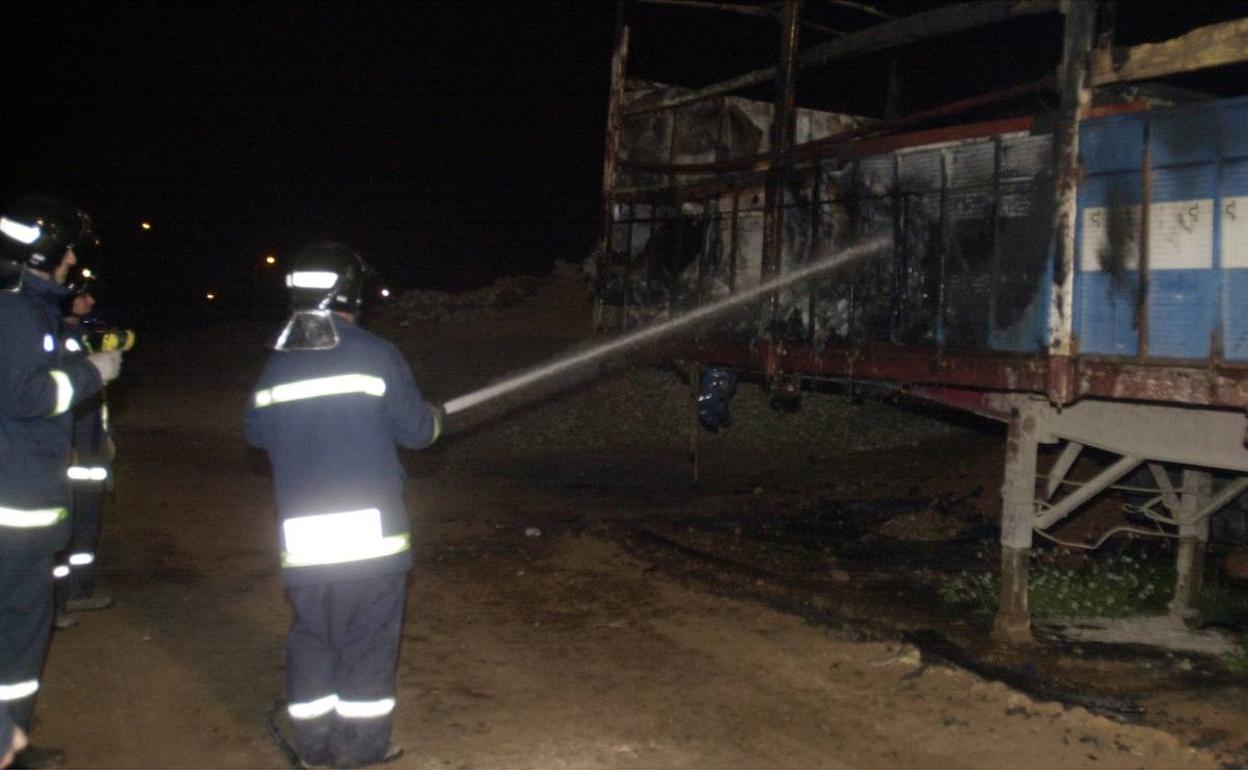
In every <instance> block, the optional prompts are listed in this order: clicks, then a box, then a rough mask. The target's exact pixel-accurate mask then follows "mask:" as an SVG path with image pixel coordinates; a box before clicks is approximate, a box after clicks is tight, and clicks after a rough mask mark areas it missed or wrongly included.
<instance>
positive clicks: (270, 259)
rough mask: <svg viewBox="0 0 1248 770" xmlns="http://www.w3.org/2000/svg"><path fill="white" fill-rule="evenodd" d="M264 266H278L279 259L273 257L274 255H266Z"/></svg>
mask: <svg viewBox="0 0 1248 770" xmlns="http://www.w3.org/2000/svg"><path fill="white" fill-rule="evenodd" d="M264 264H266V265H276V264H277V257H275V256H273V255H272V254H266V255H265V257H264Z"/></svg>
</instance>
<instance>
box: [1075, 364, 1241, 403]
mask: <svg viewBox="0 0 1248 770" xmlns="http://www.w3.org/2000/svg"><path fill="white" fill-rule="evenodd" d="M1076 371H1077V374H1076V377H1077V386H1076V388H1077V392H1078V394H1079V395H1084V396H1096V397H1099V398H1113V399H1121V400H1124V401H1158V402H1165V403H1178V404H1190V405H1192V406H1225V407H1236V408H1243V407H1246V406H1248V370H1245V369H1242V368H1238V367H1236V368H1231V367H1226V366H1221V367H1211V366H1209V365H1208V363H1207V362H1198V361H1193V362H1189V363H1186V364H1183V365H1165V364H1144V363H1134V362H1132V363H1125V362H1121V361H1112V360H1102V359H1089V358H1087V357H1084V358H1082V359H1081V360H1080V361H1079V363H1078V366H1077V368H1076Z"/></svg>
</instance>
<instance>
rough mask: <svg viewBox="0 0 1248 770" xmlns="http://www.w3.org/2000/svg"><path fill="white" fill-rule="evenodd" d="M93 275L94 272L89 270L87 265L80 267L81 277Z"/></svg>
mask: <svg viewBox="0 0 1248 770" xmlns="http://www.w3.org/2000/svg"><path fill="white" fill-rule="evenodd" d="M93 275H95V273H93V272H91V268H89V267H84V268H83V269H82V277H83V278H90V277H91V276H93Z"/></svg>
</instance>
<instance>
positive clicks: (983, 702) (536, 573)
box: [36, 319, 1218, 768]
mask: <svg viewBox="0 0 1248 770" xmlns="http://www.w3.org/2000/svg"><path fill="white" fill-rule="evenodd" d="M564 320H565V322H566V321H567V319H564ZM565 326H566V327H567V328H571V327H573V326H575V324H571V323H565ZM509 329H510V332H511V336H510V337H509V336H507V334H508V330H509ZM517 329H519V330H520V331H519V333H517V332H516V330H517ZM404 331H405V332H411V333H410V334H407V335H406V336H407V340H406V342H405V347H406V349H407V350H408V351H409V352H410V353H411V354H412V355H413V356H414V357H416V359H417V362H418V363H417V366H416V368H417V372H418V377H419V379H420V381H421V382H422V384H423V385H424V386H425V387H426V389H427V391H429V392H430V393H431V394H432V395H433V396H435V397H439V398H445V397H448V396H452V395H456V394H457V393H459V392H462V391H461V389H462V388H464V387H465V386H470V385H472V384H479V383H481V382H484V381H485V380H487V379H488V378H489V377H490V376H492V375H496V374H498V373H499V372H502V371H506V370H507V369H509V368H513V367H515V366H517V365H521V364H524V363H531V362H533V361H534V360H536V358H538V357H540V356H542V355H545V354H546V353H548V352H549V351H553V350H556V349H559V348H560V347H562V346H564V345H566V344H568V342H569V335H567V334H561V333H557V332H558V329H555V330H552V329H551V328H549V327H527V328H521V327H516V326H514V325H511V326H508V325H507V324H503V323H501V322H500V324H496V325H495V326H494V327H491V326H490V324H482V325H479V326H478V327H477V328H476V329H475V330H473V331H472V332H471V333H470V332H469V331H468V330H462V329H461V330H459V331H457V332H450V331H447V332H446V333H436V334H435V333H433V332H431V331H430V329H429V328H426V327H410V328H407V329H405V330H404ZM390 332H391V333H395V329H393V328H392V329H391V330H390ZM263 335H264V330H262V329H260V328H259V327H249V326H233V327H224V326H223V327H221V328H219V329H212V330H209V331H206V332H201V333H197V334H193V335H192V334H183V335H173V336H170V337H169V338H167V339H145V340H141V343H142V348H141V351H140V352H138V353H136V354H135V355H134V356H132V358H131V360H130V361H128V362H127V366H126V370H125V372H124V375H123V376H124V377H125V380H126V381H125V385H124V387H122V386H120V385H119V386H118V387H117V388H116V391H117V393H116V400H117V404H116V407H115V409H114V413H115V415H116V421H117V423H118V424H119V425H120V426H121V428H120V429H121V435H120V436H119V439H118V444H119V446H120V452H121V454H120V457H119V460H118V464H117V468H116V486H117V488H116V494H115V497H114V499H112V500H111V501H110V503H111V504H110V507H109V509H108V511H107V515H106V523H105V534H104V541H103V544H102V547H101V549H100V554H99V561H100V564H101V578H100V580H101V583H102V585H104V586H105V587H108V588H110V589H111V590H113V591H114V592H115V593H116V595H117V597H118V601H117V605H116V606H115V607H114V608H113V609H110V610H107V611H103V612H96V613H91V614H84V615H82V616H81V620H82V622H81V624H80V625H79V626H78V627H76V628H74V629H72V630H69V631H63V632H58V633H57V634H56V635H55V637H54V640H53V645H52V651H51V654H50V657H49V662H48V667H47V672H46V676H45V683H44V688H43V690H42V694H41V699H40V703H39V711H38V724H37V728H36V737H37V738H38V739H39V740H40V741H41V742H43V743H46V744H50V745H58V746H62V747H64V748H66V749H67V750H68V751H69V754H70V760H71V764H72V766H75V767H136V768H148V767H153V768H154V767H177V768H181V767H187V768H191V767H195V768H199V767H205V768H207V767H231V768H233V767H240V768H243V767H280V766H282V765H283V758H282V756H281V755H280V754H279V753H278V751H277V750H276V749H275V748H274V746H273V744H272V743H271V742H270V740H269V738H268V736H267V734H266V730H265V712H266V709H267V708H268V707H269V705H270V703H271V702H272V701H273V700H274V699H275V698H277V697H279V695H280V694H281V693H282V655H283V652H282V643H283V635H284V631H285V627H286V624H287V623H288V620H289V614H288V610H287V607H286V604H285V602H284V600H283V598H282V593H281V586H280V582H279V577H278V570H277V564H276V556H275V529H274V525H273V519H272V496H271V485H270V480H269V478H268V476H267V466H266V464H265V462H264V460H263V458H262V457H261V456H258V455H256V454H254V453H251V452H249V451H248V450H247V449H246V448H245V445H244V442H243V440H242V436H241V432H240V430H239V427H238V423H239V416H240V412H241V409H242V405H243V403H244V399H245V398H246V396H247V392H248V389H249V387H250V385H251V383H252V381H253V379H254V377H255V375H256V372H257V371H258V367H259V365H260V363H261V361H262V359H263V356H264V354H265V351H264V350H263V348H262V344H261V343H262V341H263ZM526 359H527V360H526ZM867 408H868V409H880V410H886V408H885V407H882V406H868V407H867ZM678 413H679V412H678ZM538 417H540V415H538ZM538 417H534V416H533V415H530V416H529V418H528V419H531V420H532V419H538ZM640 417H641V418H643V419H644V418H645V415H641V416H640ZM880 419H885V418H884V417H881V418H880ZM889 419H891V418H889ZM668 427H670V426H664V429H667V428H668ZM506 429H507V428H506V425H503V424H499V425H496V426H494V427H493V428H490V427H486V428H482V429H480V430H478V431H477V432H475V433H473V434H472V435H469V436H465V437H463V438H462V439H452V440H451V441H450V442H448V444H447V445H446V446H444V447H442V448H439V449H438V450H436V451H431V452H428V453H425V454H423V455H416V456H413V457H411V458H410V470H411V480H410V481H409V487H408V494H409V500H410V507H411V513H412V517H413V522H414V534H415V541H416V542H417V543H418V546H417V566H416V568H415V570H414V571H413V572H412V575H411V582H410V593H409V600H408V605H407V620H406V630H405V635H404V647H403V651H402V656H401V662H400V671H399V685H400V690H399V693H398V701H399V708H398V711H397V714H396V732H397V736H396V737H397V738H398V739H399V740H400V742H402V743H403V744H404V745H405V747H406V749H407V753H406V755H405V756H404V758H403V759H402V760H400V762H399V766H402V767H533V768H539V767H1211V766H1216V764H1217V763H1218V758H1217V757H1216V756H1215V755H1214V754H1213V753H1209V752H1205V751H1202V750H1198V749H1195V748H1192V747H1191V746H1190V745H1189V740H1188V738H1186V737H1184V736H1178V735H1175V734H1172V733H1171V732H1167V731H1163V730H1159V729H1155V728H1152V727H1148V726H1142V725H1131V724H1123V723H1119V722H1116V721H1114V720H1111V719H1107V718H1104V717H1102V716H1097V715H1094V714H1091V713H1089V712H1087V711H1085V710H1084V709H1082V708H1079V707H1074V708H1068V707H1064V706H1062V705H1059V704H1056V703H1051V702H1039V701H1035V700H1033V699H1031V698H1030V697H1028V696H1026V695H1023V694H1021V693H1019V692H1017V691H1014V690H1011V689H1010V688H1009V687H1007V686H1006V685H1004V684H999V683H993V682H989V681H986V680H984V679H981V678H980V677H978V676H976V675H974V674H971V673H968V672H967V671H965V670H962V669H959V668H956V667H954V666H950V665H944V664H940V663H933V662H932V661H930V660H924V659H923V658H922V657H921V656H920V654H919V652H918V651H917V650H916V649H915V648H914V647H911V646H909V645H907V644H904V643H901V642H896V641H889V640H887V639H885V640H882V641H881V640H878V639H877V640H874V641H864V640H863V639H862V635H861V634H859V633H856V632H855V631H854V629H852V628H848V627H844V628H841V629H839V630H838V629H835V628H832V627H830V626H827V625H819V624H813V623H810V622H807V620H806V619H803V618H802V617H799V616H798V615H797V614H793V613H787V612H781V611H777V610H775V609H772V608H770V607H769V606H767V605H766V604H764V603H761V602H757V601H750V600H744V599H739V598H732V597H731V596H729V595H726V594H725V592H716V591H711V590H708V589H707V588H706V586H705V584H704V583H702V582H699V581H698V580H696V579H693V578H691V577H687V576H684V575H682V574H681V573H680V568H679V567H677V568H672V567H670V565H669V566H667V567H661V566H659V565H656V564H655V563H653V562H652V561H651V560H648V559H646V558H644V556H640V555H639V552H638V551H637V550H636V549H633V548H630V546H629V538H628V537H625V536H624V535H623V533H627V532H633V531H635V527H634V526H633V525H634V524H635V523H636V522H638V521H639V520H648V521H653V517H654V516H655V515H656V512H659V513H662V514H663V515H667V514H668V513H671V514H673V515H675V514H678V513H680V512H686V513H693V512H698V513H700V514H712V513H714V512H715V511H714V508H715V506H716V505H719V504H721V503H722V502H723V500H724V499H725V498H723V497H716V496H715V495H713V494H709V493H707V492H705V491H698V490H694V489H691V488H690V485H689V483H688V480H689V477H688V465H687V458H686V452H685V448H684V446H682V445H680V444H679V443H672V442H667V443H659V444H657V445H655V446H651V447H649V448H644V447H640V448H639V447H636V446H631V445H630V446H626V447H620V446H616V445H614V444H613V443H612V436H610V435H602V436H598V437H589V438H586V439H585V440H584V441H583V442H579V443H577V444H576V446H575V448H573V449H569V448H567V447H566V446H565V447H560V446H551V445H548V444H541V443H536V442H535V443H534V444H533V445H532V446H529V447H527V448H526V447H523V446H520V447H518V448H517V447H515V446H514V445H513V450H514V451H509V452H503V451H500V450H499V447H498V446H497V445H496V444H492V443H491V440H490V438H489V431H491V430H499V431H502V430H506ZM565 429H566V430H569V431H576V430H577V427H576V426H566V427H565ZM677 430H678V428H677ZM973 440H974V441H979V442H980V443H983V442H984V441H990V439H982V438H980V439H973ZM595 443H596V444H597V446H598V447H599V450H598V451H596V452H587V451H586V450H585V448H584V446H586V445H588V446H593V445H595ZM526 449H527V451H526ZM803 451H807V450H803ZM829 451H830V450H829ZM911 451H912V452H913V451H919V450H918V449H913V448H912V450H911ZM933 451H940V450H939V449H938V445H937V446H934V447H933ZM707 452H708V454H707V457H706V459H705V463H706V466H707V470H706V473H707V476H706V478H705V480H704V488H711V489H719V490H725V489H731V490H733V491H734V493H736V492H740V491H741V490H749V489H753V488H755V487H756V486H757V485H758V484H759V483H760V479H763V478H766V479H768V483H773V484H785V485H791V486H792V487H793V488H797V487H800V485H801V484H803V483H805V482H810V483H815V482H818V483H819V484H826V483H827V481H828V478H827V474H828V473H830V472H831V471H832V469H835V468H839V467H842V465H846V467H847V464H846V463H842V462H841V461H837V460H829V459H826V458H824V459H821V460H820V461H819V463H818V464H817V466H815V469H812V467H811V466H810V464H807V465H803V464H801V463H794V462H793V461H792V458H790V457H787V456H784V455H783V453H780V452H778V451H776V449H775V447H759V448H758V451H757V452H754V453H753V454H751V455H749V456H747V457H744V458H737V459H735V460H734V459H732V458H731V457H730V456H729V455H728V454H727V453H720V454H716V453H715V447H714V446H710V447H709V448H708V449H707ZM734 462H739V463H742V464H741V465H733V463H734ZM769 463H770V465H769ZM803 480H805V482H804V481H803ZM745 497H746V498H747V499H748V498H749V494H748V492H747V493H746V494H745ZM846 590H851V589H849V588H848V587H847V588H846Z"/></svg>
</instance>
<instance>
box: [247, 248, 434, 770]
mask: <svg viewBox="0 0 1248 770" xmlns="http://www.w3.org/2000/svg"><path fill="white" fill-rule="evenodd" d="M366 273H367V267H366V265H365V264H364V262H363V260H361V259H360V257H359V256H358V255H356V254H355V253H354V252H352V251H351V249H349V248H348V247H346V246H344V245H342V244H338V243H318V244H313V245H310V246H307V247H305V248H304V249H302V250H301V251H299V252H298V253H297V254H296V255H295V256H294V258H293V259H292V261H291V269H290V271H289V272H288V273H287V275H286V285H287V286H288V287H290V293H291V299H292V307H293V314H292V316H291V318H290V320H289V321H288V322H287V324H286V326H285V327H284V328H283V329H282V331H281V333H280V334H279V335H278V337H277V340H276V342H275V344H274V348H275V351H274V352H273V353H272V354H271V356H270V357H269V360H268V363H267V365H266V366H265V368H264V371H263V372H262V373H261V375H260V380H259V382H258V383H257V385H256V389H255V392H254V393H253V394H252V398H251V401H250V402H249V404H248V406H247V409H246V414H245V416H244V430H245V432H246V436H247V439H248V441H249V442H251V443H252V444H253V445H255V446H257V447H260V448H262V449H265V450H266V451H267V452H268V456H269V461H270V463H271V465H272V468H273V483H274V489H275V496H276V502H277V514H278V519H279V522H280V526H279V533H278V534H279V538H280V542H281V548H282V551H281V563H282V578H283V582H284V583H285V585H286V587H287V597H288V599H289V601H290V604H291V608H292V610H293V612H294V619H293V621H292V624H291V627H290V631H289V634H288V635H287V638H286V692H287V700H288V705H287V713H288V714H289V716H290V718H291V722H292V723H293V725H294V733H295V744H296V749H297V752H298V754H299V756H300V757H301V758H302V761H303V763H304V764H306V765H308V766H314V765H320V766H337V767H353V766H359V765H367V764H374V763H378V762H384V761H388V760H391V759H395V758H397V757H398V756H399V755H400V754H401V753H402V749H401V748H400V747H398V746H397V745H396V744H394V743H392V742H391V741H390V731H391V723H392V714H393V711H394V707H395V666H396V663H397V660H398V652H399V639H400V636H401V627H402V622H403V605H404V595H405V593H406V573H407V571H408V569H409V568H410V567H411V564H412V557H411V550H410V535H409V528H408V518H407V511H406V507H405V505H404V501H403V480H404V472H403V466H402V465H401V464H400V463H399V458H398V453H397V451H396V445H400V446H403V447H407V448H410V449H421V448H423V447H427V446H429V445H430V444H432V443H433V442H434V441H435V440H436V439H437V438H438V435H439V433H440V432H441V424H442V419H441V413H440V410H439V409H438V408H437V407H435V406H433V405H431V404H428V403H426V402H425V401H424V400H423V398H422V397H421V394H420V390H419V389H418V388H417V386H416V382H415V380H414V379H413V377H412V372H411V369H410V368H409V367H408V365H407V363H406V362H405V361H404V360H403V357H402V355H401V354H400V353H399V352H398V350H397V349H396V348H395V347H394V346H393V345H391V344H390V343H388V342H386V341H384V340H382V339H381V338H379V337H377V336H375V335H373V334H371V333H369V332H367V331H364V330H363V329H361V328H360V327H359V326H357V321H358V316H359V312H360V308H361V305H362V304H363V297H364V283H365V279H366Z"/></svg>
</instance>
